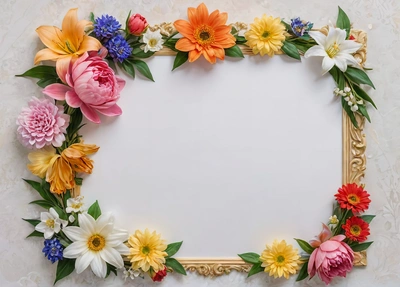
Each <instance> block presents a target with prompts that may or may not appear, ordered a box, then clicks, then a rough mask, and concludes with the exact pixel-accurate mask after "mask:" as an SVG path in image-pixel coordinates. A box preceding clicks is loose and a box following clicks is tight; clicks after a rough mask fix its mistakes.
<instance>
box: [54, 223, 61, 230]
mask: <svg viewBox="0 0 400 287" xmlns="http://www.w3.org/2000/svg"><path fill="white" fill-rule="evenodd" d="M53 230H54V232H55V233H58V232H60V230H61V224H60V222H57V221H56V222H54V228H53Z"/></svg>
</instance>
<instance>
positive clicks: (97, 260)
mask: <svg viewBox="0 0 400 287" xmlns="http://www.w3.org/2000/svg"><path fill="white" fill-rule="evenodd" d="M93 255H94V258H93V260H92V262H91V263H90V267H91V268H92V271H93V273H94V274H95V275H96V276H97V277H100V278H106V275H107V264H106V262H105V261H104V260H103V259H101V257H100V254H99V253H93Z"/></svg>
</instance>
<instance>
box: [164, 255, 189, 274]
mask: <svg viewBox="0 0 400 287" xmlns="http://www.w3.org/2000/svg"><path fill="white" fill-rule="evenodd" d="M165 265H167V266H168V267H170V268H172V270H174V271H175V272H177V273H179V274H182V275H186V271H185V268H183V266H182V264H181V263H179V261H178V260H176V259H175V258H166V259H165Z"/></svg>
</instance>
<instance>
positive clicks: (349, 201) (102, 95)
mask: <svg viewBox="0 0 400 287" xmlns="http://www.w3.org/2000/svg"><path fill="white" fill-rule="evenodd" d="M227 18H228V15H227V13H220V12H219V11H218V10H216V11H214V12H212V13H211V14H209V12H208V9H207V7H206V6H205V5H204V4H200V5H199V6H198V7H197V8H188V20H189V21H186V20H177V21H175V22H174V23H173V24H171V23H163V24H161V25H156V26H153V27H150V26H149V25H148V23H147V21H146V19H145V18H144V17H143V16H141V15H140V14H134V15H131V12H129V15H128V17H127V19H126V22H125V28H124V29H122V28H121V24H120V23H119V22H118V20H117V19H116V18H114V17H113V16H110V15H102V16H100V17H97V18H95V16H94V15H93V13H92V14H91V15H90V19H91V20H90V21H89V20H80V21H78V17H77V9H71V10H69V11H68V12H67V14H66V16H65V17H64V20H63V22H62V28H61V29H59V28H57V27H52V26H40V27H39V28H37V29H36V32H37V33H38V35H39V38H40V40H41V41H42V43H43V44H44V45H45V46H46V47H47V48H44V49H42V50H40V51H38V52H37V54H36V56H35V59H34V64H35V65H36V66H35V67H33V68H32V69H30V70H28V71H26V72H25V73H23V74H21V75H18V76H22V77H33V78H37V79H39V81H38V82H37V85H38V86H40V87H41V88H43V90H42V92H43V94H44V95H46V97H44V98H41V99H38V98H35V97H34V98H33V99H32V100H31V101H30V102H29V103H28V107H26V108H24V109H23V110H22V112H21V114H20V115H19V116H18V119H17V125H18V129H17V133H18V138H19V140H20V142H21V143H22V144H23V145H24V146H26V147H28V148H30V149H32V150H33V151H32V152H30V153H29V155H28V159H29V161H30V164H28V169H29V170H30V171H31V172H32V174H33V175H35V176H38V177H39V178H40V181H33V180H25V181H26V182H27V183H28V184H29V185H30V186H31V187H32V188H33V189H35V190H36V191H37V192H38V193H39V195H40V196H41V199H39V200H35V201H32V202H31V203H32V204H36V205H39V206H40V207H42V208H44V209H46V211H44V212H41V215H40V219H24V220H26V221H27V222H29V223H30V224H32V225H33V226H34V228H35V231H33V232H32V233H31V234H30V235H28V237H41V238H44V248H43V253H44V254H45V256H46V257H47V258H48V259H49V260H50V261H51V262H52V263H55V262H58V263H57V264H58V265H57V271H56V279H55V281H54V283H56V282H57V281H58V280H61V279H62V278H64V277H66V276H68V275H69V274H71V273H72V272H73V271H74V270H76V272H77V273H81V272H83V271H84V270H85V269H87V268H88V267H89V265H90V267H91V269H92V271H93V273H94V274H95V275H96V276H98V277H101V278H106V277H107V276H109V274H110V273H111V272H113V273H114V274H117V271H118V270H122V271H123V274H124V277H125V278H128V277H130V278H131V279H134V278H135V277H142V278H143V277H144V274H146V273H147V274H148V275H149V276H150V277H151V278H152V279H153V281H161V280H162V279H163V278H164V277H165V276H166V275H167V272H171V271H175V272H177V273H180V274H184V275H186V272H185V269H184V267H183V266H182V265H181V264H180V263H179V261H177V260H176V259H174V258H172V256H174V255H175V254H176V253H177V252H178V250H179V249H180V247H181V245H182V242H176V243H171V244H168V245H167V244H166V242H165V241H164V240H162V239H161V235H160V234H157V233H156V232H155V231H154V232H150V231H149V230H148V229H146V230H145V231H140V230H137V231H136V232H135V233H134V234H131V235H129V233H128V232H127V231H126V230H121V229H117V228H114V219H113V217H112V216H111V215H110V214H108V213H106V214H102V212H101V209H100V206H99V204H98V202H97V201H96V202H95V203H93V204H92V205H91V206H90V207H88V208H86V205H85V203H84V201H83V197H82V196H81V195H80V187H81V185H82V182H83V178H82V177H80V174H82V173H83V174H84V173H86V174H90V173H91V172H92V170H93V161H92V160H91V159H89V157H88V156H89V155H91V154H94V153H96V152H97V151H98V150H99V147H98V146H96V145H94V144H86V143H84V142H83V140H82V136H81V135H80V134H79V131H80V129H81V128H82V126H84V125H85V124H82V120H83V118H84V117H85V118H86V119H87V120H88V121H89V122H92V123H96V124H99V123H101V120H100V116H99V114H102V115H104V116H118V115H121V113H122V110H121V108H120V107H119V106H118V105H117V101H118V99H119V98H120V93H121V90H122V89H123V88H124V85H125V81H124V80H123V79H122V78H120V77H118V76H117V75H116V73H117V66H118V67H119V68H120V69H122V70H123V71H124V72H125V73H126V74H127V75H129V76H131V77H133V78H134V77H135V73H136V71H137V72H139V73H141V74H142V75H143V76H145V77H146V78H148V79H149V80H152V81H154V79H153V75H152V74H151V72H150V69H149V67H148V66H147V64H146V62H145V61H143V59H145V58H149V57H151V56H153V55H154V54H155V53H156V52H157V51H160V50H161V49H163V47H164V48H168V49H170V50H172V51H175V52H176V57H175V60H174V64H173V68H172V70H174V69H176V68H178V67H179V66H181V65H182V64H184V63H185V62H187V61H189V62H194V61H196V60H197V59H199V58H200V57H201V56H203V57H204V58H205V59H206V60H207V61H208V62H210V63H212V64H213V63H216V61H217V59H219V60H224V58H225V56H229V57H241V58H244V56H243V52H242V49H241V48H240V46H248V47H249V48H250V49H251V50H252V52H253V54H254V55H257V54H259V55H261V56H264V55H268V56H269V57H272V56H274V55H275V54H282V53H283V54H286V55H287V56H289V57H292V58H294V59H297V60H300V58H301V57H300V56H301V55H302V56H304V57H306V58H307V57H312V56H320V57H323V62H322V69H323V73H324V74H325V73H327V72H329V73H330V74H331V75H332V76H333V78H334V80H335V81H336V83H337V88H336V89H335V91H334V93H335V94H336V95H337V96H340V97H341V103H342V106H343V109H344V110H345V111H346V113H347V114H348V116H349V117H350V119H351V121H352V123H353V125H354V126H355V127H358V124H357V121H356V114H358V115H360V116H362V117H365V118H366V119H367V120H368V121H370V118H369V115H368V113H367V110H366V104H367V103H370V104H372V105H373V106H374V107H375V104H374V103H373V101H372V99H371V98H370V97H369V96H368V94H367V93H366V92H365V91H364V89H363V88H362V87H361V85H363V84H365V85H369V86H371V87H373V88H374V85H373V84H372V82H371V80H370V79H369V77H368V76H367V74H366V72H365V68H363V67H362V66H361V65H360V63H359V62H358V61H357V60H356V58H355V57H354V54H355V53H356V52H357V51H358V50H359V49H360V48H361V46H362V44H361V43H358V42H357V41H356V39H355V37H354V36H353V35H352V34H351V30H350V28H351V27H350V20H349V18H348V17H347V15H346V14H345V13H344V12H343V10H342V9H340V8H339V16H338V20H337V23H336V27H329V28H328V32H327V33H325V34H324V33H323V32H322V31H313V30H312V27H313V24H312V23H311V22H306V21H302V20H300V18H294V19H292V20H291V23H290V24H288V23H286V22H285V21H283V20H281V19H280V18H273V17H272V16H266V15H263V16H262V17H261V18H255V20H254V23H252V24H251V25H250V28H249V29H247V25H245V24H243V23H236V24H233V25H226V22H227ZM178 33H179V34H180V35H181V36H182V37H179V36H177V35H178ZM43 61H54V62H55V66H54V65H37V64H39V63H40V62H43ZM368 196H369V195H368V193H367V192H366V191H364V190H363V188H362V187H359V186H357V185H356V184H348V185H345V186H343V187H342V188H341V189H339V193H338V194H337V195H336V198H337V200H338V203H339V206H337V207H336V208H335V211H334V215H333V216H332V217H331V219H330V223H329V226H327V225H324V229H323V232H322V233H321V234H320V235H319V237H318V239H317V240H314V241H311V242H310V243H307V242H306V241H303V240H299V239H297V242H298V243H299V245H300V247H301V248H302V249H303V250H304V251H305V252H306V253H307V254H308V256H302V257H300V255H298V252H297V251H296V250H295V249H293V247H292V246H290V245H287V244H286V242H285V241H281V242H274V244H273V245H272V246H271V247H270V246H267V249H266V250H265V251H264V252H263V253H262V255H261V256H259V255H258V254H255V253H246V254H241V255H240V257H241V258H242V259H243V260H244V261H245V262H247V263H250V264H253V267H252V269H251V270H250V273H249V276H251V275H253V274H255V273H258V272H260V271H262V270H265V271H266V272H269V274H270V275H273V276H274V277H281V276H284V277H286V278H288V277H289V275H290V274H294V273H296V272H297V270H298V266H299V265H300V264H303V267H302V268H301V270H300V273H299V276H298V280H301V279H304V278H306V277H307V276H308V275H310V277H313V276H314V275H315V274H316V273H317V274H318V275H319V276H320V277H321V279H322V280H323V281H324V282H325V283H327V284H328V283H329V282H330V280H331V279H332V278H333V277H335V276H345V275H346V272H347V271H349V270H350V269H351V267H352V266H353V263H352V262H353V260H354V256H356V255H355V253H354V252H357V251H361V250H364V249H366V248H368V246H369V245H370V244H371V243H372V242H367V243H365V242H364V241H365V240H366V236H367V235H369V227H368V224H369V222H370V221H371V220H372V218H373V216H372V215H364V216H360V215H359V213H360V212H363V211H364V210H366V209H367V208H368V204H369V202H370V200H369V198H368ZM361 242H364V243H361ZM307 266H308V267H307ZM263 267H265V269H263Z"/></svg>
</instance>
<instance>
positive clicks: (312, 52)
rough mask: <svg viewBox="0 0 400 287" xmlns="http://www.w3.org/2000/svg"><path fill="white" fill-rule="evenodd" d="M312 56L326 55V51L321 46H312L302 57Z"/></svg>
mask: <svg viewBox="0 0 400 287" xmlns="http://www.w3.org/2000/svg"><path fill="white" fill-rule="evenodd" d="M313 56H317V57H327V56H328V54H327V53H326V51H325V49H324V48H323V47H321V46H313V47H311V48H310V49H308V50H307V52H306V53H305V54H304V58H308V57H313Z"/></svg>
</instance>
